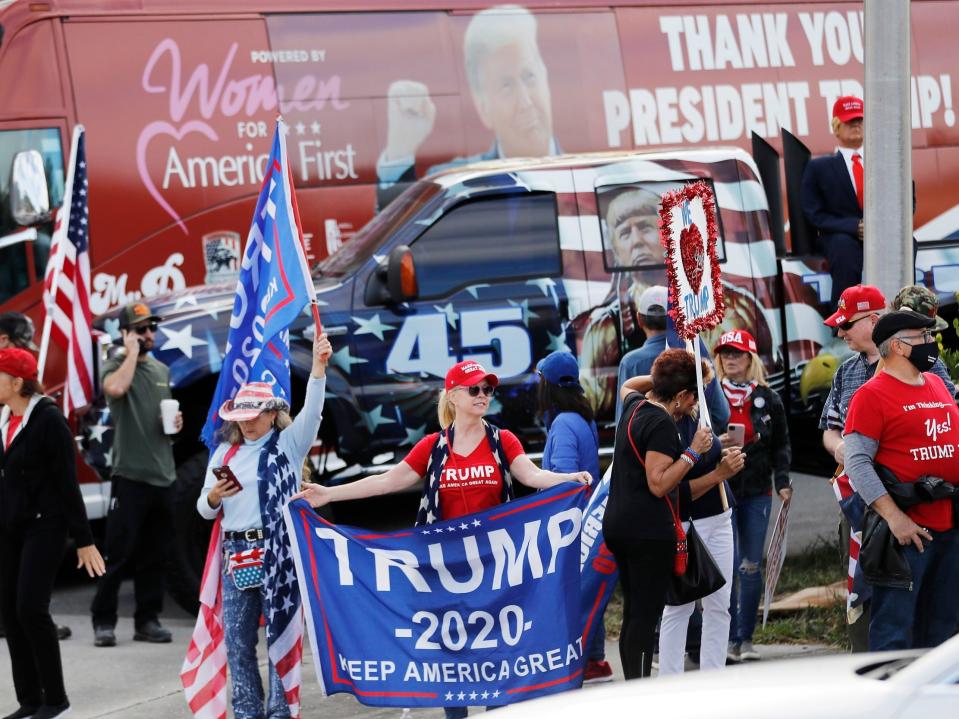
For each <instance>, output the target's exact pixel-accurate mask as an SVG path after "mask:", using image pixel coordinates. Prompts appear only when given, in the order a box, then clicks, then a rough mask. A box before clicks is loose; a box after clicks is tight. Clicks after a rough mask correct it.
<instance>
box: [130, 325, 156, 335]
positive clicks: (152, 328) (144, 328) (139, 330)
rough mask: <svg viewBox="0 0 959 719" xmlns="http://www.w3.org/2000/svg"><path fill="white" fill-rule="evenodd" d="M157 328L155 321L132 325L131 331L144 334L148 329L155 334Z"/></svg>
mask: <svg viewBox="0 0 959 719" xmlns="http://www.w3.org/2000/svg"><path fill="white" fill-rule="evenodd" d="M158 328H159V325H158V324H157V323H156V322H150V323H148V324H145V325H139V326H137V327H134V328H133V331H134V332H136V333H137V334H138V335H145V334H146V333H147V330H150V332H152V333H153V334H156V331H157V329H158Z"/></svg>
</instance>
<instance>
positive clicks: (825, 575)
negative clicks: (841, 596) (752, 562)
mask: <svg viewBox="0 0 959 719" xmlns="http://www.w3.org/2000/svg"><path fill="white" fill-rule="evenodd" d="M763 576H765V575H763ZM845 576H846V572H845V569H844V567H843V564H842V560H841V559H840V556H839V551H838V549H837V547H836V545H835V544H834V543H829V542H826V541H824V540H820V541H818V542H816V543H815V544H813V545H812V546H811V547H810V548H809V549H807V550H806V551H805V552H803V553H802V554H800V555H798V556H792V557H787V558H786V561H785V563H784V564H783V569H782V573H781V574H780V575H779V584H778V585H777V587H776V596H777V598H778V597H781V596H783V595H786V594H791V593H793V592H798V591H799V590H800V589H805V588H806V587H817V586H823V585H828V584H833V583H834V582H837V581H839V580H841V579H844V578H845ZM761 611H762V605H761V604H760V612H761ZM605 622H606V636H607V638H608V639H610V640H611V641H617V640H618V639H619V633H620V629H621V628H622V625H623V594H622V590H621V589H620V587H619V585H618V584H617V586H616V590H615V591H614V592H613V596H612V597H611V598H610V600H609V605H608V606H607V608H606V615H605ZM754 641H755V642H756V643H757V644H828V645H830V646H833V647H837V648H841V649H848V648H849V638H848V636H847V633H846V605H845V602H842V601H840V602H837V603H836V604H834V605H833V606H831V607H821V608H809V609H802V610H799V611H796V612H777V613H771V614H770V615H769V621H768V622H767V623H766V628H765V629H763V628H762V618H761V617H760V620H759V622H758V623H757V625H756V634H755V636H754Z"/></svg>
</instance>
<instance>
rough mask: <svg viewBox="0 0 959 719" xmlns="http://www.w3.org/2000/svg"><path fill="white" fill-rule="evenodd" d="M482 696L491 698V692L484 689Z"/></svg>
mask: <svg viewBox="0 0 959 719" xmlns="http://www.w3.org/2000/svg"><path fill="white" fill-rule="evenodd" d="M480 696H481V697H483V699H489V692H488V691H486V690H485V689H484V690H483V693H482V694H480Z"/></svg>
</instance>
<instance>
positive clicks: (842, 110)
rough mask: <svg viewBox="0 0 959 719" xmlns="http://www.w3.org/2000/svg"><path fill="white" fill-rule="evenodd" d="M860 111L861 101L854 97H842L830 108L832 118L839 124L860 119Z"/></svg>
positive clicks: (861, 108)
mask: <svg viewBox="0 0 959 719" xmlns="http://www.w3.org/2000/svg"><path fill="white" fill-rule="evenodd" d="M862 111H863V104H862V99H861V98H858V97H856V96H855V95H843V96H842V97H840V98H839V99H838V100H836V102H835V103H833V106H832V116H833V117H835V118H836V119H837V120H839V121H840V122H849V121H850V120H857V119H860V118H861V117H862Z"/></svg>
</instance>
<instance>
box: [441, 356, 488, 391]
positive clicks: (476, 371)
mask: <svg viewBox="0 0 959 719" xmlns="http://www.w3.org/2000/svg"><path fill="white" fill-rule="evenodd" d="M484 379H485V380H486V381H487V382H489V383H490V386H491V387H495V386H496V385H498V384H499V377H497V376H496V375H495V374H493V373H492V372H487V371H486V369H485V368H484V367H483V365H481V364H480V363H479V362H477V361H476V360H463V361H462V362H457V363H456V364H455V365H453V366H452V367H450V369H449V371H448V372H447V373H446V391H447V392H449V391H450V390H451V389H455V388H456V387H471V386H473V385H474V384H479V383H480V382H482V381H483V380H484Z"/></svg>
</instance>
